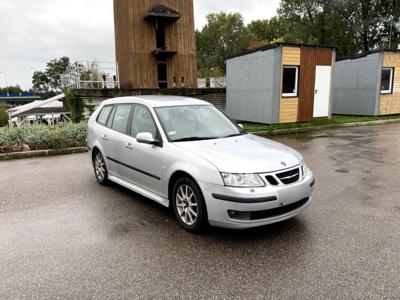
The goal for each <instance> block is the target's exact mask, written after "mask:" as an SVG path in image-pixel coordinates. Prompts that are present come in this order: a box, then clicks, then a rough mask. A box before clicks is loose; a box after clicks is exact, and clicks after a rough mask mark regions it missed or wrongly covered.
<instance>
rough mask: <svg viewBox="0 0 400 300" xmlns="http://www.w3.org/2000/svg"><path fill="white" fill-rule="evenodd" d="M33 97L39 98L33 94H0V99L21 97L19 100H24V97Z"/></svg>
mask: <svg viewBox="0 0 400 300" xmlns="http://www.w3.org/2000/svg"><path fill="white" fill-rule="evenodd" d="M35 96H39V95H38V94H34V93H9V94H7V93H0V97H1V98H5V97H10V98H11V97H13V98H16V97H21V98H26V97H35Z"/></svg>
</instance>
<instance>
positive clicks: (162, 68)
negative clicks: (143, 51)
mask: <svg viewBox="0 0 400 300" xmlns="http://www.w3.org/2000/svg"><path fill="white" fill-rule="evenodd" d="M157 67H158V87H159V88H161V89H166V88H168V80H167V62H166V61H159V62H158V63H157Z"/></svg>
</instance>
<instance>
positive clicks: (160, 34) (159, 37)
mask: <svg viewBox="0 0 400 300" xmlns="http://www.w3.org/2000/svg"><path fill="white" fill-rule="evenodd" d="M156 46H157V49H164V48H166V46H165V24H164V23H163V22H160V21H157V22H156Z"/></svg>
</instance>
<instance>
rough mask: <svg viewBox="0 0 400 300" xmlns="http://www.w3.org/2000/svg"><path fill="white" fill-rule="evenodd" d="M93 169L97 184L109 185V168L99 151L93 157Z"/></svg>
mask: <svg viewBox="0 0 400 300" xmlns="http://www.w3.org/2000/svg"><path fill="white" fill-rule="evenodd" d="M93 169H94V176H95V177H96V180H97V182H98V183H100V184H101V185H107V184H108V183H109V180H108V171H107V166H106V163H105V161H104V157H103V155H102V154H101V152H100V151H98V150H96V151H95V153H94V155H93Z"/></svg>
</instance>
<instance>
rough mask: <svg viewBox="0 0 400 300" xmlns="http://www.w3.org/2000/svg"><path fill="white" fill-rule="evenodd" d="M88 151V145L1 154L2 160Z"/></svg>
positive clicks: (0, 159) (0, 158)
mask: <svg viewBox="0 0 400 300" xmlns="http://www.w3.org/2000/svg"><path fill="white" fill-rule="evenodd" d="M85 152H88V148H86V147H75V148H65V149H49V150H35V151H26V152H12V153H3V154H0V161H5V160H13V159H24V158H33V157H45V156H56V155H66V154H76V153H85Z"/></svg>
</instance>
